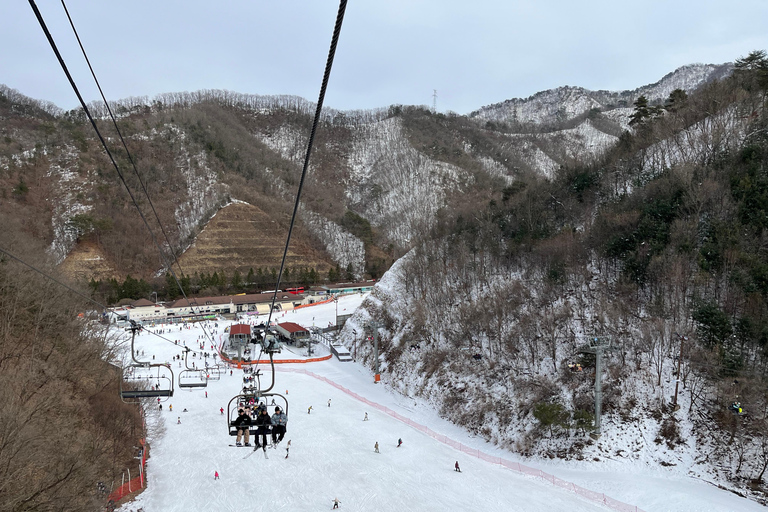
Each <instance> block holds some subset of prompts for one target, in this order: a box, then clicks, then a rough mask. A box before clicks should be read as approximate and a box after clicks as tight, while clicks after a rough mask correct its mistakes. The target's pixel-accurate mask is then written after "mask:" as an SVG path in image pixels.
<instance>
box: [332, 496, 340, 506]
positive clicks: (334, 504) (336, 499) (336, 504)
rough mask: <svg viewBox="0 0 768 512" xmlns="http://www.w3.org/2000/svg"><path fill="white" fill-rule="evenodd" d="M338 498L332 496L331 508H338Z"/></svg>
mask: <svg viewBox="0 0 768 512" xmlns="http://www.w3.org/2000/svg"><path fill="white" fill-rule="evenodd" d="M339 503H341V502H340V501H339V498H333V508H339Z"/></svg>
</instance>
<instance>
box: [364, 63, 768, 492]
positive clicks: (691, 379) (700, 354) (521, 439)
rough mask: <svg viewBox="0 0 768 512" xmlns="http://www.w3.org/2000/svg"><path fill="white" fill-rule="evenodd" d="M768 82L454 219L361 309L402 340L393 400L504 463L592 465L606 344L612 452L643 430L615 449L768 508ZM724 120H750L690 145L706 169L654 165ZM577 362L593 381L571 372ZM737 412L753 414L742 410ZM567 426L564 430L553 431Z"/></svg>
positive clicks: (713, 88) (708, 100) (687, 102)
mask: <svg viewBox="0 0 768 512" xmlns="http://www.w3.org/2000/svg"><path fill="white" fill-rule="evenodd" d="M760 55H763V54H760V53H759V52H758V55H757V56H758V57H759V56H760ZM752 57H754V55H753V56H752ZM764 65H765V61H764V59H763V60H760V59H754V58H751V59H750V60H749V66H748V67H747V66H746V65H742V62H741V60H740V61H737V70H738V71H737V73H735V74H734V76H733V77H732V78H728V79H725V80H723V81H720V82H716V83H712V84H709V85H708V86H706V87H704V88H703V89H702V90H701V91H699V92H697V93H695V94H692V95H690V96H689V97H688V98H682V96H681V95H679V93H678V95H677V96H676V97H671V98H670V99H669V101H668V102H667V106H666V108H664V112H663V114H659V115H656V116H652V117H650V118H648V119H644V120H643V122H642V123H640V126H639V127H638V128H637V129H636V130H635V132H634V133H626V134H624V135H623V136H622V137H621V140H620V141H619V143H618V144H617V146H616V147H615V148H613V149H612V150H611V151H610V152H609V153H608V154H607V155H606V156H605V157H604V158H603V159H601V160H600V161H599V162H596V163H593V164H588V165H575V166H572V167H567V168H563V169H562V170H561V171H560V173H559V174H558V175H557V177H556V178H555V179H554V180H552V181H546V180H542V179H539V178H535V177H529V176H526V177H524V178H521V179H519V180H518V181H516V182H514V183H513V184H512V185H509V186H507V187H505V188H504V189H502V190H497V191H496V193H495V194H494V197H493V199H492V200H491V201H490V202H488V204H487V205H486V206H485V207H484V208H478V209H476V210H475V211H474V212H471V214H468V213H470V212H462V211H459V212H456V214H454V215H450V214H447V215H444V216H443V217H442V218H441V219H440V220H439V222H438V223H437V224H436V225H435V227H434V228H433V232H432V237H431V238H430V239H429V240H427V241H425V242H424V243H422V244H420V245H419V246H418V247H416V248H415V249H414V250H413V251H411V252H410V253H409V254H408V256H407V257H405V258H403V259H402V260H401V261H399V262H398V263H397V264H396V265H395V266H394V267H393V270H392V273H391V275H385V283H387V286H385V287H384V288H383V289H381V290H380V291H378V292H377V293H375V294H374V296H373V297H372V300H371V301H370V303H369V304H367V305H364V306H365V307H366V313H365V314H366V315H370V316H371V317H373V318H375V319H377V320H379V321H380V322H381V323H382V324H383V325H384V326H385V330H386V334H384V335H383V336H382V338H381V341H380V345H379V349H380V350H381V351H383V354H384V356H383V358H384V366H385V369H384V372H385V373H387V374H390V375H391V376H392V377H391V379H390V382H392V383H393V385H394V386H396V387H399V388H400V389H401V390H402V391H403V392H405V393H407V394H412V393H416V394H418V395H420V396H423V397H426V398H430V399H432V400H434V401H435V402H436V403H438V404H439V405H440V409H441V411H442V413H443V414H444V415H445V416H446V417H448V418H450V419H451V420H453V421H455V422H456V423H458V424H461V425H464V426H466V427H467V428H468V429H470V430H472V431H474V432H477V433H478V434H480V435H483V436H484V437H486V438H488V439H490V440H492V441H494V442H497V443H499V444H500V445H503V446H509V447H514V448H515V449H517V450H519V451H520V452H522V453H526V454H549V455H552V456H563V457H577V458H582V457H585V458H586V457H591V456H593V455H599V454H600V451H599V450H598V448H597V444H596V443H594V442H592V441H589V440H587V439H585V438H584V437H583V436H584V431H586V430H587V429H583V430H582V429H578V430H574V429H573V428H572V426H573V425H575V424H576V423H577V422H578V423H579V424H580V425H584V418H585V417H588V416H587V415H588V414H589V413H590V412H591V410H592V408H593V398H592V391H591V386H592V382H593V380H592V379H593V377H592V374H593V373H594V363H593V362H592V361H590V360H589V359H587V358H585V357H584V356H581V355H580V353H579V344H580V340H581V339H582V337H583V336H584V335H586V334H590V333H600V334H604V335H608V336H611V337H612V338H613V340H614V345H615V347H616V348H617V350H616V351H615V352H613V353H612V354H611V355H610V358H609V362H608V366H607V370H606V371H605V375H604V382H605V385H604V389H605V390H606V392H605V396H604V400H603V411H604V414H605V415H606V417H605V418H604V428H605V430H606V431H607V434H606V436H605V439H608V440H610V439H614V441H601V442H600V443H605V442H614V443H626V442H627V440H628V438H627V437H626V436H625V437H615V436H613V433H616V432H618V431H619V430H621V431H626V432H629V433H630V434H631V433H632V432H634V434H631V435H634V436H636V438H637V440H638V441H637V442H638V443H639V445H638V446H636V447H630V446H625V445H621V444H619V445H614V446H608V449H609V451H611V450H612V449H617V450H621V451H622V452H624V453H626V454H628V455H626V457H628V458H644V457H645V458H649V459H652V460H655V461H656V462H658V463H664V464H667V465H669V464H676V465H681V466H682V465H684V464H685V461H686V460H693V459H696V458H709V460H710V461H712V464H713V465H712V466H711V467H709V469H708V471H709V472H710V473H711V474H712V476H713V477H715V478H719V479H721V480H723V481H724V480H730V481H731V484H730V485H735V486H739V487H741V488H743V489H747V488H748V489H747V490H748V492H750V493H754V494H753V496H758V495H764V491H765V488H766V487H765V483H764V481H763V480H764V476H765V471H766V468H767V467H768V450H767V449H766V446H768V416H766V413H765V411H766V410H768V409H766V407H767V406H768V397H766V395H765V394H764V393H763V392H762V390H763V389H765V385H766V382H765V375H766V370H768V352H767V351H766V349H768V284H766V283H768V278H766V276H768V270H767V269H768V253H767V252H766V251H765V249H764V244H763V243H762V240H764V238H765V236H766V234H768V231H766V228H768V226H767V225H766V220H765V219H766V215H765V212H766V211H768V199H766V198H768V130H767V129H766V128H768V118H767V117H766V111H765V108H764V107H765V93H766V88H765V85H758V84H765V82H763V81H761V80H762V78H761V77H762V76H763V75H762V73H763V71H762V70H763V69H764ZM673 96H674V95H673ZM726 110H735V111H737V112H748V115H747V117H746V118H745V119H744V121H743V122H744V132H743V133H744V136H743V137H741V138H740V141H741V142H739V143H738V144H736V145H727V144H713V145H712V144H710V143H711V142H712V141H713V140H714V139H712V138H711V137H710V136H709V135H710V134H707V133H704V132H701V133H700V139H699V140H691V142H690V143H691V144H692V145H693V144H702V145H703V146H705V147H706V148H707V151H706V152H704V153H700V154H698V155H697V157H696V158H694V159H692V160H689V161H681V162H680V163H678V164H677V165H675V166H672V167H668V168H655V169H651V170H650V171H649V170H648V169H646V168H644V167H643V165H642V162H641V160H640V159H639V158H638V154H640V153H641V152H642V151H643V150H645V149H647V148H648V147H650V146H652V145H653V144H656V143H657V142H658V141H660V140H662V139H663V138H665V137H668V136H670V134H675V133H677V132H679V131H680V130H684V129H686V128H688V127H690V126H692V125H695V124H696V123H700V122H701V121H702V120H704V119H708V118H711V117H712V116H713V115H716V114H717V113H718V112H722V111H726ZM619 182H620V183H621V184H620V185H617V183H619ZM387 287H388V288H387ZM678 335H679V336H678ZM682 336H686V338H685V339H686V341H685V342H684V343H682V346H681V337H682ZM367 350H368V349H367V348H364V349H363V350H362V351H361V352H364V353H365V352H366V351H367ZM681 353H682V360H681V361H682V364H680V360H678V359H677V358H679V355H680V354H681ZM473 356H474V357H473ZM363 357H364V359H366V360H368V361H370V359H371V357H372V354H370V353H367V354H364V356H363ZM576 361H578V362H580V364H581V365H582V367H583V368H584V370H583V371H582V372H579V373H574V372H571V371H570V369H569V368H568V363H570V362H576ZM678 364H680V374H679V375H677V372H678ZM676 378H679V379H680V381H681V382H680V393H679V396H678V398H677V400H678V403H677V404H676V405H678V406H679V407H680V409H679V410H678V411H677V412H675V408H674V407H672V405H673V404H672V403H671V402H672V400H673V394H674V382H675V379H676ZM734 401H739V402H740V403H741V405H742V407H743V409H744V410H745V411H747V414H746V415H743V416H739V415H735V414H733V413H732V411H730V410H729V405H730V404H731V403H732V402H734ZM539 404H557V405H550V406H542V405H539ZM560 408H562V410H563V411H564V416H560V415H559V414H558V415H555V416H557V417H556V418H555V419H554V420H552V421H550V419H552V418H550V417H549V416H551V415H544V414H543V412H545V411H547V410H558V411H559V410H560ZM534 411H538V413H536V414H534ZM537 415H538V416H540V417H546V418H547V425H546V427H547V428H546V429H544V430H542V429H541V428H539V427H537V425H539V426H544V424H543V423H542V422H540V421H537V420H536V418H535V416H537ZM647 421H651V422H655V424H656V428H657V435H656V437H655V440H656V441H655V443H654V445H653V446H651V447H648V446H643V443H642V434H641V433H640V430H639V425H640V424H644V423H646V422H647ZM619 426H620V428H619ZM550 427H551V428H552V430H551V438H550V436H549V435H547V436H546V437H547V440H546V442H543V441H542V440H543V439H544V437H543V436H542V434H544V433H549V429H550ZM579 432H581V433H579ZM734 453H737V454H738V456H736V457H734Z"/></svg>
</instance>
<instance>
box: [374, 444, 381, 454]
mask: <svg viewBox="0 0 768 512" xmlns="http://www.w3.org/2000/svg"><path fill="white" fill-rule="evenodd" d="M373 451H374V452H375V453H380V452H379V442H378V441H376V444H374V445H373Z"/></svg>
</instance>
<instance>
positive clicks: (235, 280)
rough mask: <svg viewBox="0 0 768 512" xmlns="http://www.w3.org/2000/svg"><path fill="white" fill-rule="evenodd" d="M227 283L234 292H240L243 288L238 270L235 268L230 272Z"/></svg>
mask: <svg viewBox="0 0 768 512" xmlns="http://www.w3.org/2000/svg"><path fill="white" fill-rule="evenodd" d="M229 284H230V286H232V289H233V290H235V292H240V291H241V290H242V289H243V278H242V277H240V272H239V271H238V270H237V269H235V272H234V273H233V274H232V280H231V281H230V283H229Z"/></svg>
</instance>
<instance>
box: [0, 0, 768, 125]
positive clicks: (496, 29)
mask: <svg viewBox="0 0 768 512" xmlns="http://www.w3.org/2000/svg"><path fill="white" fill-rule="evenodd" d="M37 5H38V7H39V9H40V11H41V12H42V14H43V16H44V18H45V20H46V23H47V24H48V26H49V29H50V30H51V32H52V34H53V37H54V38H55V40H56V42H57V44H58V45H59V48H60V51H61V52H62V54H63V56H64V59H65V61H66V62H67V64H68V66H69V67H70V69H71V71H72V73H73V76H74V78H75V81H76V82H77V84H78V86H79V87H80V89H81V92H82V93H83V96H84V97H85V99H86V101H92V100H96V99H97V98H98V92H97V90H96V88H95V86H94V85H93V83H92V80H91V78H90V75H89V74H88V71H87V68H85V66H84V62H83V58H82V55H81V54H80V53H79V52H80V51H79V49H78V47H77V44H76V41H75V39H74V36H73V34H72V30H71V28H70V27H69V23H68V21H67V19H66V14H65V13H64V9H63V7H62V5H61V2H60V1H54V0H38V1H37ZM67 8H68V9H69V12H70V14H71V16H72V18H73V20H74V23H75V26H76V28H77V30H78V32H79V34H80V37H81V39H82V41H83V45H84V46H85V49H86V51H87V52H88V55H89V57H90V59H91V63H92V64H93V66H94V69H95V71H96V74H97V77H98V78H99V80H100V82H101V84H102V87H103V88H104V91H105V94H106V95H107V98H108V99H120V98H125V97H129V96H149V97H152V96H154V95H155V94H158V93H163V92H177V91H195V90H199V89H228V90H231V91H236V92H241V93H250V94H295V95H299V96H302V97H304V98H306V99H309V100H311V101H316V100H317V95H318V92H319V88H320V82H321V79H322V72H323V67H324V65H325V60H326V57H327V54H328V47H329V44H330V39H331V34H332V30H333V24H334V21H335V18H336V12H337V9H338V1H336V0H333V1H331V0H295V1H289V0H270V1H265V0H247V1H246V0H232V1H230V2H211V1H205V2H202V1H199V0H185V1H177V0H159V1H158V0H152V1H148V0H132V1H130V2H126V1H123V2H115V1H110V0H102V1H99V2H97V1H94V0H88V1H86V0H70V1H68V3H67ZM766 21H768V0H731V1H729V2H724V1H722V0H718V1H714V0H678V1H675V0H672V1H670V0H666V1H662V0H647V1H645V2H642V3H638V2H621V1H616V0H584V1H581V2H573V1H570V0H569V1H565V0H517V1H510V0H475V1H473V2H468V1H466V0H462V1H458V0H386V1H375V0H349V3H348V5H347V11H346V17H345V19H344V27H343V29H342V33H341V38H340V41H339V47H338V50H337V53H336V60H335V62H334V68H333V73H332V76H331V80H330V83H329V87H328V93H327V96H326V100H325V105H326V106H328V107H333V108H337V109H341V110H348V109H366V108H376V107H386V106H388V105H391V104H408V105H410V104H416V105H431V104H432V101H433V90H435V89H436V90H437V109H438V110H439V111H443V112H445V111H449V110H451V111H454V112H458V113H460V114H466V113H469V112H471V111H472V110H475V109H477V108H479V107H481V106H483V105H488V104H491V103H496V102H500V101H503V100H505V99H509V98H515V97H521V98H524V97H528V96H530V95H532V94H535V93H536V92H538V91H542V90H545V89H551V88H554V87H558V86H561V85H573V86H582V87H586V88H588V89H610V90H621V89H634V88H636V87H639V86H641V85H645V84H648V83H653V82H655V81H657V80H658V79H660V78H661V77H662V76H664V75H665V74H667V73H669V72H670V71H673V70H674V69H676V68H678V67H680V66H682V65H685V64H690V63H695V62H701V63H715V64H719V63H723V62H728V61H733V60H734V59H736V58H738V57H740V56H744V55H746V54H747V53H749V52H750V51H752V50H756V49H768V30H767V29H766ZM0 48H2V57H0V83H3V84H5V85H7V86H9V87H11V88H13V89H17V90H18V91H19V92H21V93H22V94H25V95H27V96H30V97H32V98H36V99H40V100H47V101H51V102H53V103H55V104H56V105H58V106H59V107H62V108H65V109H70V108H74V107H76V106H77V105H78V103H77V98H76V97H75V95H74V93H73V92H72V90H71V88H70V87H69V85H68V83H67V82H66V79H65V77H64V74H63V72H62V70H61V68H60V67H59V65H58V63H57V62H56V60H55V57H54V55H53V52H52V51H51V49H50V47H49V45H48V42H47V41H46V39H45V36H44V35H43V32H42V30H41V29H40V26H39V25H38V22H37V20H36V19H35V16H34V14H33V12H32V9H31V8H30V6H29V4H28V2H25V1H23V0H3V1H2V2H0Z"/></svg>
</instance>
